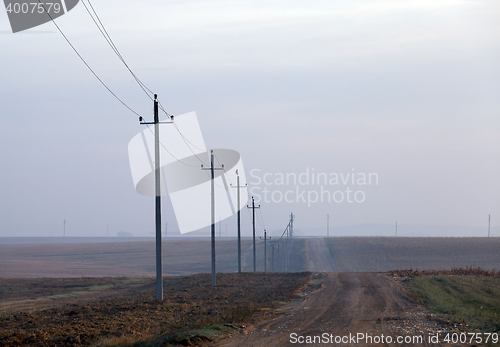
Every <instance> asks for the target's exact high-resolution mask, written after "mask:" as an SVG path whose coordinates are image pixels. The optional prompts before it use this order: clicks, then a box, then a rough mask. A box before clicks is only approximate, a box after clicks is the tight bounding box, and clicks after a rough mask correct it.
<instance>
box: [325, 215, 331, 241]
mask: <svg viewBox="0 0 500 347" xmlns="http://www.w3.org/2000/svg"><path fill="white" fill-rule="evenodd" d="M326 237H330V215H329V214H327V215H326Z"/></svg>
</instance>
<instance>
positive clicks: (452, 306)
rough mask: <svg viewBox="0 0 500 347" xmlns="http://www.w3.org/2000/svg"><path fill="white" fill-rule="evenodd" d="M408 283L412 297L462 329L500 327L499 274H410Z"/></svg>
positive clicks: (487, 330) (494, 330) (488, 330)
mask: <svg viewBox="0 0 500 347" xmlns="http://www.w3.org/2000/svg"><path fill="white" fill-rule="evenodd" d="M409 287H410V291H411V297H412V298H414V299H416V300H414V301H417V302H418V301H419V300H420V301H421V302H422V303H423V304H424V305H425V306H426V307H427V308H428V309H429V310H430V311H431V312H433V313H435V314H436V315H438V316H440V317H441V318H444V319H446V320H449V321H450V322H451V323H455V324H457V325H460V326H461V327H462V329H464V330H468V331H480V332H485V333H486V332H488V333H490V332H498V331H500V278H499V277H496V276H471V275H420V276H413V277H411V278H410V280H409Z"/></svg>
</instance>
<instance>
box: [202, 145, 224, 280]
mask: <svg viewBox="0 0 500 347" xmlns="http://www.w3.org/2000/svg"><path fill="white" fill-rule="evenodd" d="M201 169H202V170H210V172H211V174H212V232H211V239H212V242H211V243H212V285H214V286H215V187H214V182H215V174H214V170H224V164H222V166H221V167H218V168H215V167H214V151H213V150H211V151H210V168H204V167H203V164H202V165H201Z"/></svg>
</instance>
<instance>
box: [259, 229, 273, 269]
mask: <svg viewBox="0 0 500 347" xmlns="http://www.w3.org/2000/svg"><path fill="white" fill-rule="evenodd" d="M261 238H262V237H261ZM270 238H271V236H269V237H267V232H266V231H265V230H264V272H267V239H270ZM273 252H274V246H273ZM273 256H274V254H273Z"/></svg>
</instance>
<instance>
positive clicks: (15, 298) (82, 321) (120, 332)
mask: <svg viewBox="0 0 500 347" xmlns="http://www.w3.org/2000/svg"><path fill="white" fill-rule="evenodd" d="M217 277H218V278H217V285H216V286H212V285H211V284H210V275H209V274H198V275H192V276H187V277H186V276H176V277H166V278H164V298H165V300H163V301H161V302H160V301H158V300H156V296H155V292H154V288H155V282H154V278H140V277H137V278H77V279H70V278H64V279H48V278H46V279H0V288H1V292H0V346H31V347H36V346H88V345H93V344H99V345H101V344H102V345H104V346H108V345H113V344H116V343H120V344H124V343H132V342H141V343H157V345H162V346H169V345H171V344H173V345H177V344H184V345H186V344H190V343H192V344H198V343H200V342H204V341H205V342H207V341H208V342H209V341H210V340H211V339H212V338H211V337H210V332H207V330H212V334H213V333H217V332H218V333H220V332H222V331H224V330H235V329H240V328H242V327H241V326H239V325H236V324H239V323H240V322H241V321H242V320H244V319H245V318H247V317H248V316H249V315H251V314H252V313H254V312H259V310H260V311H262V312H267V311H270V310H272V309H274V308H276V307H278V306H281V305H282V303H283V301H288V300H290V299H292V298H295V294H294V293H295V292H296V291H297V290H298V289H299V288H300V287H303V286H304V285H305V283H306V282H307V280H308V279H309V274H308V273H288V274H285V273H282V274H274V275H273V276H272V279H271V278H270V277H269V275H266V274H262V273H242V274H218V275H217ZM193 329H201V330H193ZM190 330H191V331H190ZM200 331H201V332H200ZM207 335H209V336H207Z"/></svg>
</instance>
